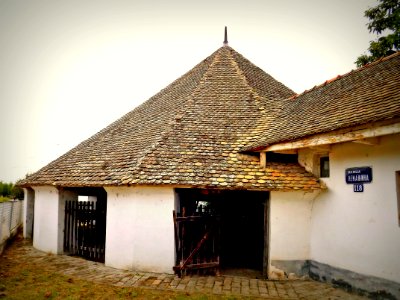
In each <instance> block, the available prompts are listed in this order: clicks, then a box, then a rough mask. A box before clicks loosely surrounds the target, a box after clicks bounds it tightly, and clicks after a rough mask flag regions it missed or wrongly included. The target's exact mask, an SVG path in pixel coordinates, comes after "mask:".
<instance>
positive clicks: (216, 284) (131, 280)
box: [13, 242, 366, 300]
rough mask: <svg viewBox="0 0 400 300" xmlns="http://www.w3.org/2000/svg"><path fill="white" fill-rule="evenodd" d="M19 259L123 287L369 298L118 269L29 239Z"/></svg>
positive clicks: (293, 283)
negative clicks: (55, 251)
mask: <svg viewBox="0 0 400 300" xmlns="http://www.w3.org/2000/svg"><path fill="white" fill-rule="evenodd" d="M13 258H14V259H18V260H19V261H22V262H25V263H27V264H28V263H30V262H34V263H36V264H38V263H39V264H42V263H43V264H44V265H46V268H47V270H49V271H54V272H57V273H61V274H65V275H68V276H73V277H76V278H80V279H84V280H88V281H93V282H97V283H103V284H110V285H115V286H122V287H129V286H133V287H140V288H150V289H158V290H177V291H182V292H187V293H190V292H192V291H196V292H202V293H209V294H224V295H232V296H235V295H242V296H250V298H268V299H331V300H334V299H366V298H363V297H360V296H357V295H354V294H349V293H346V292H344V291H342V290H340V289H336V288H333V287H332V286H331V285H328V284H324V283H320V282H315V281H312V280H286V281H270V280H263V279H250V278H246V277H236V276H216V277H212V276H186V277H184V278H178V277H177V276H174V275H170V274H157V273H144V272H136V271H125V270H118V269H114V268H110V267H106V266H105V265H104V264H101V263H95V262H91V261H87V260H84V259H81V258H76V257H70V256H66V255H49V254H47V253H44V252H41V251H38V250H36V249H34V248H33V247H32V245H31V244H30V243H28V242H24V243H22V244H21V246H19V247H18V248H14V249H13Z"/></svg>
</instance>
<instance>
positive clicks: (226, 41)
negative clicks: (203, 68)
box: [224, 26, 228, 46]
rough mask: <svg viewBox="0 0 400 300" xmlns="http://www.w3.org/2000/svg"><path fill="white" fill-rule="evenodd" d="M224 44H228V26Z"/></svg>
mask: <svg viewBox="0 0 400 300" xmlns="http://www.w3.org/2000/svg"><path fill="white" fill-rule="evenodd" d="M224 46H228V28H227V27H226V26H225V39H224Z"/></svg>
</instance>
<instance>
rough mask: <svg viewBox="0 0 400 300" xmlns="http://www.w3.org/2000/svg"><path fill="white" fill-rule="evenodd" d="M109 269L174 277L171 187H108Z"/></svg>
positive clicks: (107, 262)
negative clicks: (163, 274)
mask: <svg viewBox="0 0 400 300" xmlns="http://www.w3.org/2000/svg"><path fill="white" fill-rule="evenodd" d="M106 191H107V230H106V258H105V264H106V265H107V266H111V267H115V268H119V269H128V270H141V271H150V272H159V273H173V270H172V267H173V265H174V263H175V244H174V224H173V220H172V211H173V210H174V208H175V196H174V189H173V188H172V187H141V186H138V187H106Z"/></svg>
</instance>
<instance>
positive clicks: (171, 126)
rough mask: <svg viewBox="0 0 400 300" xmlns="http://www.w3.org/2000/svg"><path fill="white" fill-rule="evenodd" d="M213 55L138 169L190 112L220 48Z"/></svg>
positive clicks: (138, 167)
mask: <svg viewBox="0 0 400 300" xmlns="http://www.w3.org/2000/svg"><path fill="white" fill-rule="evenodd" d="M220 49H221V48H220ZM211 56H213V57H212V60H211V62H210V64H209V65H208V68H207V71H205V72H204V74H203V76H201V79H200V80H199V84H198V85H197V87H196V88H195V89H194V90H193V91H192V93H191V94H190V96H188V97H187V100H185V103H184V105H182V107H181V108H180V109H178V110H177V113H176V114H175V116H174V117H173V118H171V121H170V122H168V126H167V128H166V130H164V131H163V132H162V133H161V134H160V136H159V138H158V139H157V140H156V141H155V142H154V143H153V144H152V145H151V146H150V147H149V148H148V150H146V151H145V152H144V153H143V155H142V156H141V157H140V158H139V159H138V161H137V164H136V169H140V168H141V165H142V162H143V160H145V158H146V157H147V156H148V155H149V154H151V153H152V152H153V151H154V150H156V149H157V145H159V144H160V142H161V141H163V140H164V138H165V137H166V136H168V135H169V134H170V133H171V132H172V131H174V130H175V125H176V124H178V123H179V122H180V120H181V119H182V118H183V116H184V115H185V114H186V113H187V112H188V110H187V109H186V108H187V104H189V105H192V104H193V102H194V100H193V95H194V94H196V92H197V91H198V90H199V89H200V86H201V85H202V84H203V83H204V78H205V77H206V76H207V74H208V73H209V72H210V68H211V67H212V66H213V65H214V64H215V63H216V58H217V57H218V56H219V53H218V50H217V51H215V52H214V53H213V54H212V55H211Z"/></svg>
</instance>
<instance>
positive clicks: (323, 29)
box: [0, 0, 377, 182]
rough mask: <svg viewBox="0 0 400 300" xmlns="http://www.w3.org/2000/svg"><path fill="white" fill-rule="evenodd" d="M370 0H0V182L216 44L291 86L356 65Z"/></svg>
mask: <svg viewBox="0 0 400 300" xmlns="http://www.w3.org/2000/svg"><path fill="white" fill-rule="evenodd" d="M376 4H377V0H335V1H332V0H302V1H298V0H246V1H243V0H240V1H239V0H202V1H198V0H196V1H190V0H186V1H180V0H169V1H165V0H164V1H162V0H152V1H149V0H129V1H128V0H112V1H111V0H109V1H105V0H96V1H94V0H24V1H22V0H0V116H1V120H0V132H1V139H0V181H3V182H15V181H16V180H18V179H21V178H24V177H25V175H26V174H28V173H32V172H35V171H37V170H39V169H40V168H41V167H43V166H45V165H46V164H48V163H49V162H51V161H52V160H54V159H56V158H58V157H59V156H61V155H62V154H64V153H65V152H67V151H68V150H70V149H71V148H73V147H74V146H76V145H78V144H79V143H80V142H82V141H83V140H85V139H87V138H89V137H90V136H92V135H93V134H95V133H96V132H98V131H100V130H101V129H103V128H104V127H106V126H107V125H109V124H110V123H112V122H113V121H115V120H117V119H118V118H120V117H121V116H123V115H124V114H126V113H128V112H129V111H131V110H132V109H134V108H135V107H136V106H138V105H139V104H141V103H143V102H144V101H146V100H147V99H148V98H150V97H151V96H153V95H154V94H156V93H157V92H158V91H160V90H161V89H163V88H164V87H166V86H167V85H168V84H170V83H171V82H172V81H174V80H175V79H177V78H178V77H180V76H181V75H183V74H184V73H186V72H187V71H189V70H190V69H191V68H193V67H194V66H195V65H196V64H198V63H199V62H201V61H202V60H203V59H205V58H206V57H208V56H209V55H211V54H212V53H213V52H214V51H216V50H217V49H218V48H220V47H221V46H222V43H223V39H224V27H225V26H227V27H228V40H229V46H231V47H232V48H233V49H235V50H236V51H238V52H239V53H241V54H242V55H243V56H245V57H246V58H247V59H249V60H250V61H251V62H253V63H254V64H255V65H257V66H258V67H260V68H261V69H263V70H264V71H265V72H267V73H268V74H270V75H271V76H273V77H274V78H275V79H277V80H278V81H280V82H282V83H283V84H285V85H286V86H288V87H289V88H291V89H292V90H294V91H295V92H297V93H300V92H302V91H304V90H306V89H310V88H312V87H313V86H315V85H318V84H320V83H322V82H324V81H325V80H327V79H330V78H333V77H335V76H337V75H338V74H344V73H347V72H349V71H351V69H355V68H356V66H355V64H354V61H355V60H356V59H357V57H358V56H359V55H360V54H363V53H365V52H366V50H367V48H368V46H369V41H371V40H373V39H375V38H376V36H374V35H373V34H370V33H369V32H368V29H367V27H366V23H367V22H368V19H366V18H365V17H364V11H365V10H366V9H367V8H369V7H373V6H375V5H376Z"/></svg>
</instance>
